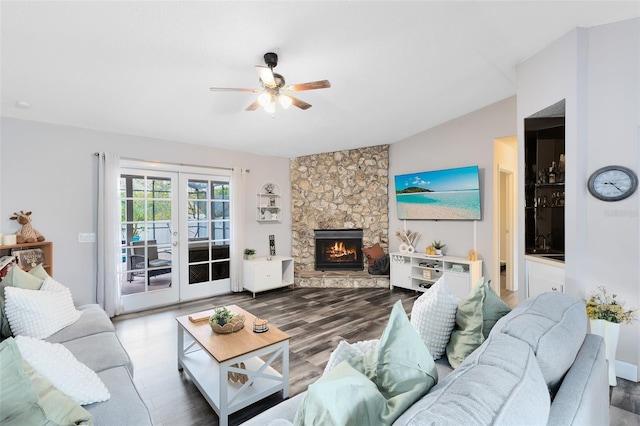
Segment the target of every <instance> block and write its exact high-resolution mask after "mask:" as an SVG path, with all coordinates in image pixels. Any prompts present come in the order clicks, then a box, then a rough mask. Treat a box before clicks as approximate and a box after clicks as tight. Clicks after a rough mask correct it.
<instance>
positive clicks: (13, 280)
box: [0, 265, 44, 338]
mask: <svg viewBox="0 0 640 426" xmlns="http://www.w3.org/2000/svg"><path fill="white" fill-rule="evenodd" d="M43 282H44V280H42V279H40V278H38V277H36V276H34V275H32V274H29V273H27V272H25V271H23V270H22V269H21V268H20V267H19V266H18V265H14V266H13V267H12V268H11V269H9V272H7V275H6V276H5V277H4V278H3V279H2V282H0V336H1V337H2V338H7V337H9V336H11V328H10V327H9V320H8V319H7V314H6V311H5V290H4V289H5V288H6V287H18V288H24V289H27V290H40V287H41V286H42V283H43Z"/></svg>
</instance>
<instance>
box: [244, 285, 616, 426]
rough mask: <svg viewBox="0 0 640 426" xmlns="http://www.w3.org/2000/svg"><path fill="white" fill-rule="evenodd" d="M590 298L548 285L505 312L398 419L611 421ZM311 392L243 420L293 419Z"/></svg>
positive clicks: (442, 366)
mask: <svg viewBox="0 0 640 426" xmlns="http://www.w3.org/2000/svg"><path fill="white" fill-rule="evenodd" d="M586 330H587V317H586V311H585V307H584V303H583V302H582V301H581V300H577V299H575V298H573V297H571V296H568V295H564V294H561V293H555V292H549V293H543V294H540V295H538V296H536V297H534V298H531V299H527V300H525V301H523V302H522V303H520V304H519V305H518V306H516V307H515V308H514V309H513V310H512V311H511V312H510V313H509V314H507V315H506V316H504V317H502V318H501V319H500V320H499V321H498V322H497V323H496V324H495V326H494V327H493V329H492V330H491V333H490V334H489V336H488V338H487V339H486V340H485V341H484V343H483V344H482V345H481V346H480V347H478V348H477V349H476V350H475V351H474V352H473V353H472V354H471V355H469V356H468V357H467V358H466V359H465V360H464V362H463V363H462V364H461V365H460V366H459V367H458V368H456V369H455V370H453V369H452V368H451V366H450V365H449V364H448V362H447V360H446V356H445V357H443V358H440V359H439V360H438V361H437V362H436V367H437V370H438V377H439V381H438V383H437V384H436V385H435V386H434V387H433V388H431V389H430V390H429V392H428V393H427V394H426V395H424V396H423V397H422V398H420V399H419V400H418V401H416V402H415V403H414V404H413V405H412V406H411V407H409V409H407V410H406V411H405V412H404V413H403V414H402V415H401V416H400V417H399V418H397V419H396V420H395V422H394V423H393V424H394V425H462V424H473V425H490V424H491V425H527V424H531V425H544V424H548V425H580V426H583V425H598V426H602V425H608V424H609V386H608V379H607V377H608V376H607V361H606V359H605V350H604V341H603V339H602V338H601V337H599V336H596V335H593V334H588V333H587V332H586ZM304 395H305V393H301V394H299V395H296V396H295V397H293V398H291V399H288V400H286V401H284V402H282V403H280V404H278V405H276V406H275V407H273V408H271V409H269V410H267V411H265V412H263V413H261V414H259V415H258V416H256V417H254V418H253V419H251V420H249V421H248V422H246V423H244V425H245V426H257V425H260V426H265V425H272V426H275V425H288V424H291V422H293V420H294V417H295V414H296V411H297V409H298V406H299V404H300V403H301V401H303V398H304Z"/></svg>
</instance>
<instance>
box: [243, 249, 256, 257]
mask: <svg viewBox="0 0 640 426" xmlns="http://www.w3.org/2000/svg"><path fill="white" fill-rule="evenodd" d="M244 254H245V256H253V255H254V254H256V251H255V250H254V249H244Z"/></svg>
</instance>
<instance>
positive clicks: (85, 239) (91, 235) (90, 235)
mask: <svg viewBox="0 0 640 426" xmlns="http://www.w3.org/2000/svg"><path fill="white" fill-rule="evenodd" d="M78 242H79V243H95V242H96V234H95V232H80V233H79V234H78Z"/></svg>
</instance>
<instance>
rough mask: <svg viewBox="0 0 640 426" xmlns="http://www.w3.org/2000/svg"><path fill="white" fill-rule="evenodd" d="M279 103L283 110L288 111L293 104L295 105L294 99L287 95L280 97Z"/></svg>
mask: <svg viewBox="0 0 640 426" xmlns="http://www.w3.org/2000/svg"><path fill="white" fill-rule="evenodd" d="M278 103H279V104H280V106H281V107H282V108H284V109H287V108H289V107H290V106H291V103H293V99H291V97H290V96H287V95H278Z"/></svg>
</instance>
